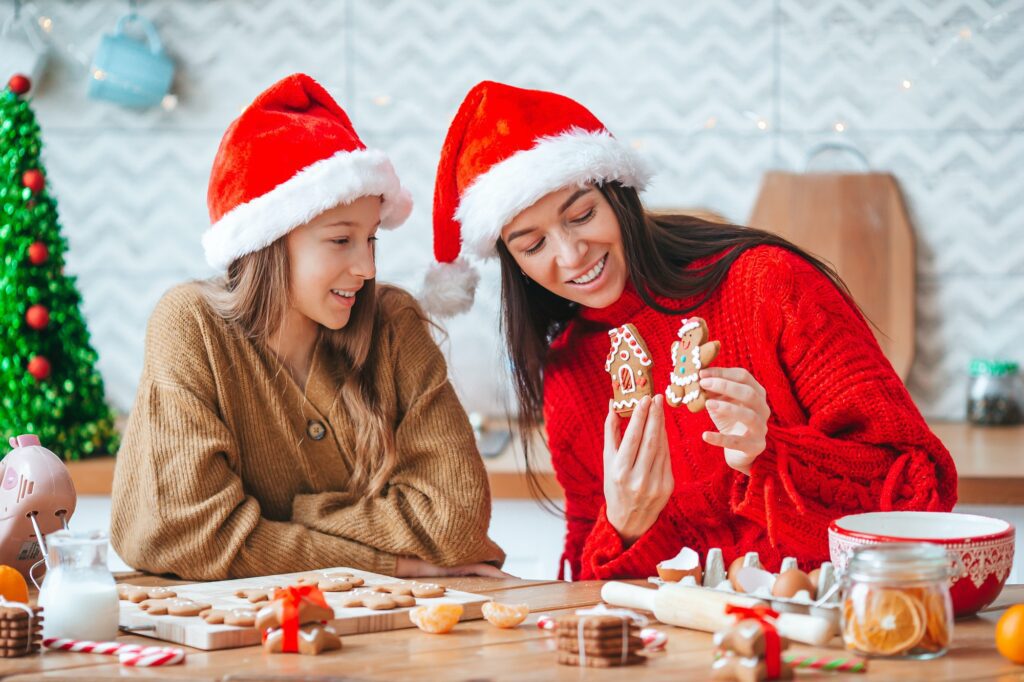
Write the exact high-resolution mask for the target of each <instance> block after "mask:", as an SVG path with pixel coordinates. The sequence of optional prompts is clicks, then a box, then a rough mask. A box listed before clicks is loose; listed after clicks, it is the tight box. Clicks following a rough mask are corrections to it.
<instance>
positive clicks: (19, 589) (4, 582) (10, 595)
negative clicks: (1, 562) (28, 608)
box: [0, 566, 28, 604]
mask: <svg viewBox="0 0 1024 682" xmlns="http://www.w3.org/2000/svg"><path fill="white" fill-rule="evenodd" d="M0 596H2V597H3V598H4V599H6V600H7V601H16V602H21V603H22V604H27V603H28V583H26V582H25V578H24V577H22V575H21V573H20V572H19V571H18V570H17V569H15V568H11V567H10V566H0Z"/></svg>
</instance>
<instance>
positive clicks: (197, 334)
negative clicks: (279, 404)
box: [111, 292, 396, 580]
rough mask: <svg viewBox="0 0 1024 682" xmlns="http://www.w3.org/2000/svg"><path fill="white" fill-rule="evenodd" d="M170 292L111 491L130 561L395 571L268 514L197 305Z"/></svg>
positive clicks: (193, 576) (236, 570) (193, 567)
mask: <svg viewBox="0 0 1024 682" xmlns="http://www.w3.org/2000/svg"><path fill="white" fill-rule="evenodd" d="M184 298H185V297H183V296H181V295H180V294H179V293H177V292H172V293H170V294H168V295H167V296H165V298H164V299H163V300H162V301H161V302H160V304H158V306H157V309H156V310H155V312H154V313H153V316H152V317H151V320H150V324H149V330H148V333H147V339H146V359H145V369H144V371H143V377H142V380H141V382H140V385H139V390H138V395H137V396H136V402H135V406H134V408H133V410H132V414H131V417H130V419H129V422H128V425H127V428H126V430H125V439H124V443H123V445H122V447H121V449H120V451H119V452H118V456H117V466H116V468H115V472H114V486H113V491H112V514H111V541H112V543H113V545H114V548H115V549H116V550H117V552H118V554H119V555H120V556H121V557H122V558H123V559H124V560H125V561H126V562H128V563H129V564H130V565H131V566H134V567H135V568H138V569H142V570H145V571H150V572H153V573H174V574H177V575H178V576H180V577H182V578H185V579H190V580H219V579H224V578H239V577H248V576H257V575H270V574H275V573H289V572H293V571H302V570H311V569H315V568H322V567H325V566H352V567H355V568H362V569H366V570H370V571H376V572H382V573H393V572H394V566H395V560H396V558H395V556H394V555H391V554H389V553H387V552H382V551H379V550H378V549H375V548H373V547H371V546H369V545H367V544H363V543H360V542H355V541H352V540H348V539H344V538H340V537H334V536H332V535H329V534H325V533H320V532H317V531H314V530H310V529H309V528H306V527H305V526H303V525H301V524H298V523H288V522H280V521H270V520H268V519H266V518H263V517H262V516H261V513H260V505H259V502H258V501H257V500H255V499H254V498H253V497H251V496H249V495H247V494H246V492H245V489H244V487H243V485H242V481H241V478H240V475H239V472H240V470H241V461H240V457H241V456H242V453H240V452H239V449H238V447H237V445H236V443H235V439H234V437H233V436H232V434H231V431H230V430H229V429H228V427H227V426H226V425H225V424H224V423H223V421H222V420H221V419H220V417H219V416H218V410H217V408H216V399H215V395H216V388H215V386H214V382H213V378H212V373H211V370H210V366H209V363H208V360H207V358H206V356H205V353H204V351H203V347H204V343H205V337H204V335H203V333H202V330H201V325H202V323H203V321H202V319H201V315H200V314H198V313H197V312H196V311H195V310H194V309H190V307H189V306H188V305H187V304H185V303H183V299H184Z"/></svg>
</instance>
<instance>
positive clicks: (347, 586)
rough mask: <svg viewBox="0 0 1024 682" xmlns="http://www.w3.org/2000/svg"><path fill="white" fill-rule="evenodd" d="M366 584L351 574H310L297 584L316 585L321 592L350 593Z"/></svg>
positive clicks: (298, 580) (301, 578)
mask: <svg viewBox="0 0 1024 682" xmlns="http://www.w3.org/2000/svg"><path fill="white" fill-rule="evenodd" d="M365 582H366V581H364V580H363V579H362V578H359V577H357V576H354V575H352V574H351V573H310V574H308V575H304V576H302V577H300V578H298V579H297V580H296V581H295V584H296V585H316V586H317V587H318V588H320V591H321V592H348V591H350V590H352V589H353V588H355V587H362V585H363V584H364V583H365Z"/></svg>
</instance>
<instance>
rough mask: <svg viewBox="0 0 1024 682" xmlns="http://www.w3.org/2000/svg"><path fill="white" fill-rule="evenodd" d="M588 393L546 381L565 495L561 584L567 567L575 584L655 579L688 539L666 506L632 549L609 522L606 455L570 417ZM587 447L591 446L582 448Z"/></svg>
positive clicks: (554, 454) (562, 380)
mask: <svg viewBox="0 0 1024 682" xmlns="http://www.w3.org/2000/svg"><path fill="white" fill-rule="evenodd" d="M582 395H585V393H584V392H582V391H579V390H576V389H574V388H573V387H572V386H571V379H570V377H568V376H561V375H555V376H552V375H551V374H549V375H548V376H547V377H546V378H545V381H544V421H545V423H546V424H547V425H548V448H549V449H550V450H551V462H552V464H553V465H554V469H555V472H556V476H557V478H558V482H559V484H561V486H562V490H563V491H564V493H565V520H566V540H565V553H564V554H563V555H562V558H561V561H560V562H559V578H562V577H563V576H564V568H565V564H566V563H568V564H569V567H570V569H571V570H572V579H573V580H609V579H613V578H620V577H635V576H639V575H650V573H651V571H652V567H653V566H655V565H656V564H657V563H658V562H659V561H661V560H662V559H665V558H666V556H667V553H670V552H674V551H677V550H678V549H679V546H678V544H676V545H673V546H672V547H668V546H666V545H667V542H675V543H678V542H679V541H680V540H682V539H684V538H685V537H686V534H685V528H684V527H683V526H684V524H682V523H681V522H680V521H681V520H680V519H678V518H676V515H675V513H674V511H673V507H672V505H666V507H665V509H663V510H662V512H661V514H660V515H659V516H658V518H657V520H656V521H655V522H654V525H653V526H651V528H649V529H648V530H647V532H645V533H644V534H643V535H641V536H640V538H638V539H637V541H636V542H634V543H633V544H632V545H630V546H629V547H627V546H626V545H625V544H624V543H623V542H622V537H621V536H620V535H619V532H618V531H617V530H616V529H615V526H613V525H612V524H611V522H610V521H609V520H608V515H607V514H606V507H605V501H604V484H603V480H602V479H603V477H602V471H603V452H602V451H601V449H600V448H601V444H600V443H599V442H597V441H589V440H587V439H584V438H581V434H580V433H578V429H576V428H574V427H573V425H575V424H579V420H578V419H576V418H574V416H573V415H572V414H571V413H569V411H570V410H572V409H573V406H574V405H575V404H576V401H578V400H583V399H584V398H581V397H580V396H582ZM582 443H586V445H581V444H582Z"/></svg>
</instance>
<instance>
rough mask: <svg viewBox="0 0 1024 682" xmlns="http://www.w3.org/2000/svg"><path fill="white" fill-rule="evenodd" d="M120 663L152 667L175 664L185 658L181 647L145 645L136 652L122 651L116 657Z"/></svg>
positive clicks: (138, 666)
mask: <svg viewBox="0 0 1024 682" xmlns="http://www.w3.org/2000/svg"><path fill="white" fill-rule="evenodd" d="M118 658H119V660H120V661H121V665H129V666H133V667H136V668H152V667H156V666H158V665H177V664H178V663H181V662H182V661H184V660H185V651H184V650H183V649H173V648H170V647H158V646H153V647H147V648H145V649H143V650H142V651H139V652H137V653H132V652H122V653H121V655H120V656H119V657H118Z"/></svg>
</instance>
